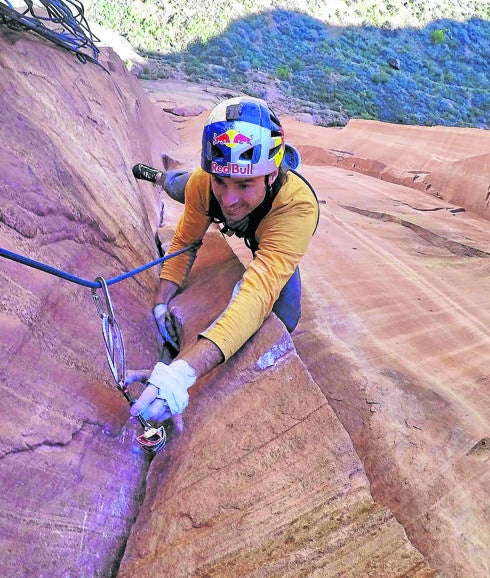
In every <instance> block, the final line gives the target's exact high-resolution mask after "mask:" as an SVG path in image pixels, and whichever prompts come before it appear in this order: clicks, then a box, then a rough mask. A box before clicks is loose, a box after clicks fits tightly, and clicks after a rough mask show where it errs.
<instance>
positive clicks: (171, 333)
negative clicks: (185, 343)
mask: <svg viewBox="0 0 490 578" xmlns="http://www.w3.org/2000/svg"><path fill="white" fill-rule="evenodd" d="M153 316H154V317H155V321H156V324H157V326H158V331H160V335H161V336H162V337H163V340H164V342H165V343H168V344H169V345H170V346H171V347H172V348H173V349H174V350H175V352H176V353H178V352H179V350H180V347H179V336H178V334H177V331H176V330H175V326H174V323H173V320H172V316H171V314H170V311H169V309H168V305H166V304H165V303H159V304H158V305H155V307H154V308H153Z"/></svg>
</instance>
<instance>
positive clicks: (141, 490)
mask: <svg viewBox="0 0 490 578" xmlns="http://www.w3.org/2000/svg"><path fill="white" fill-rule="evenodd" d="M154 457H155V455H153V454H145V455H144V458H145V467H144V468H143V471H142V477H141V483H140V485H139V487H138V488H137V490H136V491H135V494H134V495H135V498H136V500H135V502H136V503H137V504H138V510H137V512H136V513H135V515H134V517H133V519H132V522H131V524H130V526H129V528H128V531H127V533H126V535H125V536H124V537H123V538H122V539H121V543H120V545H119V548H118V551H117V554H116V556H115V557H114V559H113V560H111V561H110V564H109V568H108V570H107V571H105V572H103V575H104V576H108V577H109V578H116V576H117V574H118V573H119V568H120V567H121V562H122V560H123V558H124V554H125V553H126V548H127V545H128V541H129V538H130V537H131V534H132V533H133V528H134V526H135V524H136V522H137V521H138V517H139V514H140V511H141V508H142V506H143V504H144V502H145V498H146V491H147V488H148V473H149V471H150V466H151V463H152V461H153V458H154Z"/></svg>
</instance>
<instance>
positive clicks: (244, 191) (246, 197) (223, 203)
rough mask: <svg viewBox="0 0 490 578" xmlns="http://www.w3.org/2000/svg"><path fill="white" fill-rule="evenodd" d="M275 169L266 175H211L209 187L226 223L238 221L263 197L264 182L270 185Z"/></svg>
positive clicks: (230, 223) (260, 201)
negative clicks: (235, 176) (234, 176)
mask: <svg viewBox="0 0 490 578" xmlns="http://www.w3.org/2000/svg"><path fill="white" fill-rule="evenodd" d="M276 176H277V171H276V172H275V173H272V174H271V175H268V176H267V177H263V176H259V177H237V178H233V177H218V176H216V175H211V187H212V189H213V193H214V196H215V197H216V199H217V201H218V203H219V204H220V207H221V210H222V211H223V215H224V217H225V219H226V223H227V224H228V225H233V224H234V223H238V222H239V221H241V220H242V219H243V218H244V217H246V216H247V215H249V214H250V213H251V212H252V211H253V210H254V209H256V208H257V207H258V206H259V205H260V203H262V201H263V200H264V198H265V192H266V190H265V183H266V179H268V182H269V185H272V183H273V182H274V180H275V178H276Z"/></svg>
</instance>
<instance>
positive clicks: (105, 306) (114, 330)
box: [92, 277, 167, 453]
mask: <svg viewBox="0 0 490 578" xmlns="http://www.w3.org/2000/svg"><path fill="white" fill-rule="evenodd" d="M96 282H98V284H99V287H93V288H92V297H93V300H94V303H95V307H96V309H97V313H98V315H99V317H100V319H101V321H102V336H103V338H104V345H105V351H106V356H107V362H108V364H109V369H110V370H111V373H112V377H113V378H114V382H115V384H116V387H117V389H118V390H119V391H120V392H121V393H122V394H123V395H124V397H125V398H126V400H127V401H128V403H129V405H133V404H134V403H135V401H136V400H135V399H134V398H133V397H132V395H131V393H130V391H129V389H128V387H127V385H126V353H125V350H124V341H123V336H122V332H121V328H120V326H119V323H118V322H117V320H116V317H115V315H114V308H113V307H112V301H111V297H110V295H109V288H108V286H107V283H106V281H105V279H104V278H103V277H97V278H96ZM98 289H101V290H102V295H103V298H101V296H100V295H99V293H98ZM138 421H139V422H140V424H141V425H142V426H143V429H144V432H143V433H142V434H140V435H139V436H137V438H136V440H137V441H138V443H139V445H140V446H141V447H142V448H143V449H144V450H145V451H146V452H148V453H156V452H159V451H160V450H161V449H162V448H163V447H164V446H165V444H166V442H167V434H166V432H165V428H164V427H163V426H160V427H153V426H152V425H151V424H150V423H149V422H148V421H147V420H146V419H145V418H144V417H143V416H141V415H138Z"/></svg>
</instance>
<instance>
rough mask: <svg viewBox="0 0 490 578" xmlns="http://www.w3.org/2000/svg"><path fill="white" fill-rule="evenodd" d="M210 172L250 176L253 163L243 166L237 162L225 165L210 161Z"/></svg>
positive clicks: (252, 172) (252, 171) (252, 170)
mask: <svg viewBox="0 0 490 578" xmlns="http://www.w3.org/2000/svg"><path fill="white" fill-rule="evenodd" d="M211 172H212V173H214V174H215V175H234V176H236V177H239V176H247V175H248V176H250V175H253V174H254V168H253V165H246V166H244V167H242V166H240V165H239V164H237V163H226V165H219V164H218V163H217V162H215V161H213V162H212V163H211Z"/></svg>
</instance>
